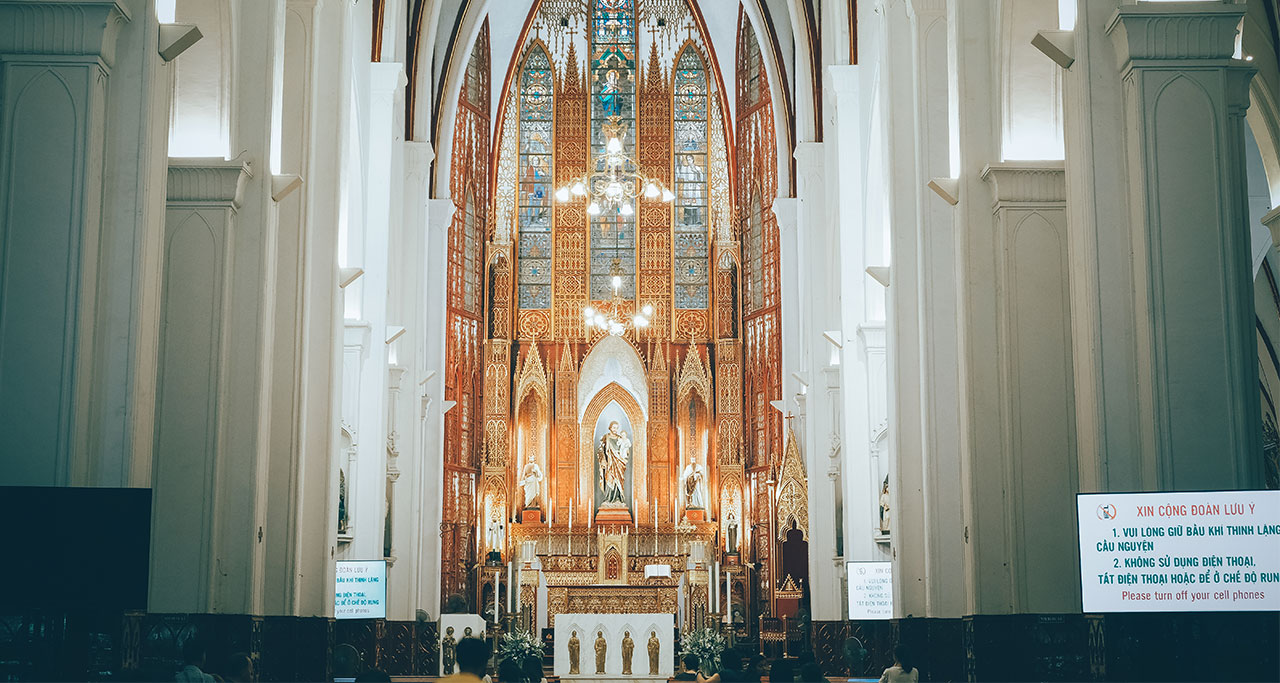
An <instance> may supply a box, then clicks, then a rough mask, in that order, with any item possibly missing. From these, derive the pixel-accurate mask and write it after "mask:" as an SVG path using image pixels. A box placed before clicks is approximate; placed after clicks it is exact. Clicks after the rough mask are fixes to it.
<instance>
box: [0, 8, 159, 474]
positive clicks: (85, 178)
mask: <svg viewBox="0 0 1280 683" xmlns="http://www.w3.org/2000/svg"><path fill="white" fill-rule="evenodd" d="M129 20H130V12H129V8H128V6H127V5H126V4H125V3H123V2H116V1H114V0H99V1H84V2H69V1H66V0H64V1H62V2H7V3H3V4H0V207H5V214H4V219H3V223H0V245H3V248H4V252H5V260H4V265H3V266H2V267H0V311H3V314H4V325H3V326H2V327H0V430H3V432H4V433H5V434H6V435H7V436H6V441H7V442H8V444H9V448H10V449H11V451H12V452H13V453H15V454H21V455H20V456H18V457H11V458H4V459H3V462H0V480H3V481H4V482H6V483H8V484H13V485H42V486H67V485H90V484H93V483H98V482H101V483H105V484H112V485H116V486H123V485H128V484H130V483H135V482H133V481H132V480H131V476H130V474H129V469H130V468H129V466H128V465H127V464H125V463H123V462H117V463H116V466H115V468H114V469H117V472H113V473H110V474H108V473H106V472H99V471H96V470H97V469H98V468H97V467H95V466H94V465H93V464H92V463H91V458H90V453H91V452H92V453H95V454H97V456H99V457H101V456H103V453H102V452H101V449H102V448H103V444H102V443H101V442H96V439H97V438H98V437H100V436H101V433H100V431H99V430H97V429H95V428H94V426H93V424H92V423H93V422H94V410H95V409H94V405H93V401H92V398H93V395H94V393H95V391H94V387H93V379H94V375H95V372H96V369H95V363H94V358H95V338H94V334H95V331H94V322H95V318H96V315H97V309H98V306H99V301H98V268H99V250H100V249H101V248H102V239H103V234H102V233H103V213H102V211H103V195H104V183H105V182H106V178H105V177H104V156H105V155H106V153H107V150H106V140H107V137H108V134H107V112H108V93H109V91H110V81H111V72H112V66H113V63H114V61H115V48H116V40H117V37H118V35H119V32H120V27H121V26H122V25H124V24H125V23H126V22H127V21H129ZM112 265H113V266H114V265H115V264H114V263H113V264H112ZM112 272H113V274H114V273H115V269H114V268H113V269H112ZM131 275H132V273H130V276H131ZM112 294H113V295H114V294H116V292H114V291H113V292H112ZM112 303H113V304H115V303H117V302H115V301H114V300H113V302H112ZM127 334H128V332H126V335H127ZM101 343H102V344H106V342H105V341H104V342H101ZM126 364H127V353H126ZM113 379H114V380H115V382H114V385H113V386H111V387H110V390H111V392H112V393H113V394H115V395H113V396H112V399H113V401H115V402H116V404H117V405H119V404H120V403H122V402H126V401H127V398H126V397H127V393H128V384H127V379H124V378H113ZM106 389H107V388H106V387H102V390H104V391H105V390H106ZM122 399H126V401H122ZM121 426H122V425H112V426H111V428H112V429H113V430H114V429H118V428H120V427H121ZM116 438H117V443H116V444H115V448H116V449H117V450H116V453H114V454H113V456H112V457H111V460H118V459H120V458H123V454H122V451H123V450H124V448H125V446H124V444H123V443H122V442H120V441H118V440H119V439H123V435H118V436H117V437H116ZM91 445H92V447H91ZM121 470H122V471H121Z"/></svg>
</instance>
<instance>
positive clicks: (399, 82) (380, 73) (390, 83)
mask: <svg viewBox="0 0 1280 683" xmlns="http://www.w3.org/2000/svg"><path fill="white" fill-rule="evenodd" d="M408 83H409V79H408V78H407V77H406V76H405V75H404V65H403V64H401V63H400V62H374V63H372V64H370V65H369V90H370V91H371V92H372V93H373V96H374V97H378V96H379V95H381V96H387V95H393V94H395V91H396V89H397V88H400V87H403V86H404V85H407V84H408Z"/></svg>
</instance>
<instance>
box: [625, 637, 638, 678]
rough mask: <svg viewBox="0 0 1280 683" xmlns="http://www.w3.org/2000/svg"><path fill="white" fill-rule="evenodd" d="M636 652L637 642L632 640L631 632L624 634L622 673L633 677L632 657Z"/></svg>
mask: <svg viewBox="0 0 1280 683" xmlns="http://www.w3.org/2000/svg"><path fill="white" fill-rule="evenodd" d="M635 651H636V641H634V640H632V639H631V632H630V631H623V633H622V673H623V675H626V676H630V675H631V655H632V654H633V653H634V652H635Z"/></svg>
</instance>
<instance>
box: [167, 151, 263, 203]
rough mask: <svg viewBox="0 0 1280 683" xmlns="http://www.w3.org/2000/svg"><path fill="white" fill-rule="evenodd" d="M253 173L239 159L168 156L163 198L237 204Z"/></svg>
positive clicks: (177, 200)
mask: <svg viewBox="0 0 1280 683" xmlns="http://www.w3.org/2000/svg"><path fill="white" fill-rule="evenodd" d="M252 177H253V173H252V172H251V171H250V170H249V165H248V164H246V163H244V162H241V161H224V160H222V159H170V160H169V177H168V181H167V185H166V194H165V198H166V199H167V200H168V201H169V202H170V203H173V202H184V203H191V204H225V205H227V206H228V207H229V208H239V207H240V204H241V202H242V201H243V200H244V186H245V182H246V181H248V179H249V178H252Z"/></svg>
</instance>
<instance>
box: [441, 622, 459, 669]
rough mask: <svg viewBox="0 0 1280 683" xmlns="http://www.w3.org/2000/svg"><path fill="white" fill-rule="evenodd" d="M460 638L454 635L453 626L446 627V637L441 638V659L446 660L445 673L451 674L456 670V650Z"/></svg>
mask: <svg viewBox="0 0 1280 683" xmlns="http://www.w3.org/2000/svg"><path fill="white" fill-rule="evenodd" d="M457 644H458V640H457V639H456V638H454V637H453V627H452V626H450V627H449V628H447V629H445V631H444V638H442V639H441V640H440V660H441V661H442V662H444V675H446V676H449V675H451V674H453V673H455V671H454V661H455V650H454V648H455V647H456V646H457Z"/></svg>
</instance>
